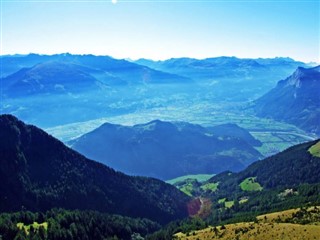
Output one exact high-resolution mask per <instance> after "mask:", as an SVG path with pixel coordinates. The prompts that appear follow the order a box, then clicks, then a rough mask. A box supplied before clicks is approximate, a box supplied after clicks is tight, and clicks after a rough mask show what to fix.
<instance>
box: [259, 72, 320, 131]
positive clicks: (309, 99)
mask: <svg viewBox="0 0 320 240" xmlns="http://www.w3.org/2000/svg"><path fill="white" fill-rule="evenodd" d="M319 92H320V66H317V67H314V68H302V67H299V68H298V69H297V70H296V71H295V72H294V73H293V74H292V75H291V76H289V77H288V78H286V79H285V80H282V81H280V82H278V84H277V86H276V87H275V88H273V89H272V90H271V91H269V92H268V93H266V94H265V95H264V96H262V97H261V98H259V99H257V100H256V102H255V111H256V114H257V115H258V116H260V117H269V118H273V119H276V120H279V121H285V122H288V123H291V124H294V125H296V126H298V127H299V128H301V129H304V130H306V131H309V132H313V133H316V134H318V135H320V94H319Z"/></svg>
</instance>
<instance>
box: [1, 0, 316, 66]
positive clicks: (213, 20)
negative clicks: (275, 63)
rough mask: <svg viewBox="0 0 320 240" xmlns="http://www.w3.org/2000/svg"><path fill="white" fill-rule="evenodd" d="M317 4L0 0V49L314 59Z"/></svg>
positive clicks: (127, 55) (10, 51) (11, 51)
mask: <svg viewBox="0 0 320 240" xmlns="http://www.w3.org/2000/svg"><path fill="white" fill-rule="evenodd" d="M319 4H320V1H319V0H314V1H293V0H290V1H281V0H280V1H214V0H211V1H210V0H207V1H201V0H199V1H187V0H184V1H157V0H153V1H148V0H145V1H134V0H126V1H125V0H118V1H117V3H116V4H113V3H112V2H111V0H110V1H59V0H58V1H50V0H49V1H26V0H24V1H22V0H21V1H13V0H8V1H5V0H1V13H2V14H1V50H2V51H1V52H2V54H15V53H19V54H26V53H30V52H33V53H42V54H54V53H62V52H70V53H79V54H86V53H91V54H96V55H110V56H113V57H116V58H132V59H137V58H151V59H167V58H171V57H195V58H206V57H216V56H237V57H241V58H257V57H275V56H283V57H287V56H288V57H292V58H294V59H297V60H302V61H306V62H309V61H316V62H320V49H319V48H320V46H319V42H320V27H319V22H320V19H319V18H320V16H319V15H320V13H319V12H320V6H319Z"/></svg>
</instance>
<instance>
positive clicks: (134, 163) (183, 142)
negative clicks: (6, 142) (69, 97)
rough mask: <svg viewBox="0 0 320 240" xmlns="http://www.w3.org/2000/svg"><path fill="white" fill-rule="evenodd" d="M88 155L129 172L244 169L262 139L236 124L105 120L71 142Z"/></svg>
mask: <svg viewBox="0 0 320 240" xmlns="http://www.w3.org/2000/svg"><path fill="white" fill-rule="evenodd" d="M70 144H71V147H72V148H73V149H75V150H77V151H79V152H80V153H82V154H84V155H85V156H87V157H89V158H91V159H95V160H98V161H100V162H102V163H104V164H107V165H109V166H111V167H113V168H115V169H117V170H120V171H123V172H125V173H128V174H133V175H142V176H152V177H156V178H160V179H165V180H167V179H171V178H175V177H178V176H182V175H187V174H197V173H209V174H212V173H219V172H222V171H225V170H232V171H239V170H241V169H243V168H245V167H246V166H247V165H249V164H250V163H252V162H254V161H256V160H258V159H261V158H262V156H261V154H260V153H259V152H258V151H257V150H255V149H254V148H253V145H255V146H259V145H261V143H260V142H259V141H257V140H256V139H254V138H253V137H252V136H251V135H250V134H249V133H248V132H247V131H246V130H244V129H242V128H240V127H238V126H237V125H234V124H227V125H221V126H216V127H211V128H204V127H201V126H200V125H194V124H189V123H183V122H178V123H171V122H163V121H159V120H155V121H152V122H149V123H146V124H139V125H135V126H133V127H128V126H121V125H114V124H110V123H105V124H103V125H102V126H101V127H99V128H97V129H95V130H93V131H92V132H89V133H87V134H84V135H83V136H81V137H79V138H77V139H75V140H73V141H71V142H70Z"/></svg>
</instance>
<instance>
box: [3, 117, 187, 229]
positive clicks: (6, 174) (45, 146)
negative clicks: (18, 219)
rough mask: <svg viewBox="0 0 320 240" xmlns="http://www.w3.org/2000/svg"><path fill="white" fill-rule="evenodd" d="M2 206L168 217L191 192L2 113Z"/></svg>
mask: <svg viewBox="0 0 320 240" xmlns="http://www.w3.org/2000/svg"><path fill="white" fill-rule="evenodd" d="M0 162H1V164H0V181H1V183H2V184H1V186H0V192H1V196H0V210H1V211H18V210H21V209H27V210H33V211H45V210H48V209H51V208H53V207H62V208H66V209H91V210H98V211H102V212H108V213H116V214H122V215H126V216H131V217H145V218H149V219H151V220H154V221H157V222H160V223H166V222H168V221H171V220H174V219H177V218H182V217H186V216H187V202H188V201H189V198H188V197H187V196H186V195H184V194H183V193H182V192H180V191H179V190H177V189H175V188H174V187H172V186H170V185H168V184H165V183H163V182H161V181H159V180H156V179H151V178H144V177H129V176H127V175H125V174H122V173H120V172H116V171H114V170H113V169H111V168H109V167H106V166H104V165H102V164H100V163H97V162H94V161H91V160H88V159H86V158H85V157H83V156H82V155H80V154H78V153H77V152H75V151H74V150H71V149H69V148H67V147H66V146H65V145H63V144H62V143H61V142H59V141H58V140H56V139H54V138H53V137H51V136H49V135H48V134H47V133H45V132H44V131H42V130H40V129H38V128H36V127H34V126H30V125H25V124H24V123H23V122H21V121H19V120H18V119H16V118H15V117H13V116H11V115H2V116H0Z"/></svg>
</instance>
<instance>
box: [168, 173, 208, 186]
mask: <svg viewBox="0 0 320 240" xmlns="http://www.w3.org/2000/svg"><path fill="white" fill-rule="evenodd" d="M213 176H214V175H213V174H194V175H185V176H181V177H177V178H174V179H171V180H168V181H166V183H169V184H172V185H173V184H175V183H178V182H181V181H184V180H187V179H195V180H197V181H198V182H205V181H207V180H209V179H210V178H212V177H213Z"/></svg>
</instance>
